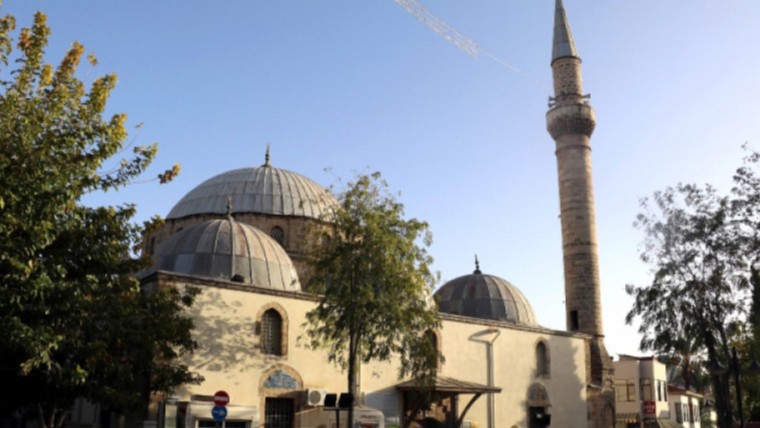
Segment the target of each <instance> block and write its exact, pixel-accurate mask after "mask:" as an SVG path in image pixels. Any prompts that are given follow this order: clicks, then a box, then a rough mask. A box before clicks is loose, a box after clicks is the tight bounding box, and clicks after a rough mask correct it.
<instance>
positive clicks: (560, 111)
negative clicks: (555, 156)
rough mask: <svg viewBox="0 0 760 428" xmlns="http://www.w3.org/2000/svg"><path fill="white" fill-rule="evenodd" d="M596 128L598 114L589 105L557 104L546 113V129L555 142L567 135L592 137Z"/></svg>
mask: <svg viewBox="0 0 760 428" xmlns="http://www.w3.org/2000/svg"><path fill="white" fill-rule="evenodd" d="M595 126H596V113H595V112H594V109H593V108H592V107H591V106H590V105H588V104H584V103H573V104H557V105H555V106H554V107H552V108H551V109H549V111H547V112H546V129H547V130H548V131H549V134H551V136H552V138H553V139H555V140H557V138H559V137H560V136H562V135H567V134H582V135H586V136H588V137H590V136H591V134H592V133H593V132H594V127H595Z"/></svg>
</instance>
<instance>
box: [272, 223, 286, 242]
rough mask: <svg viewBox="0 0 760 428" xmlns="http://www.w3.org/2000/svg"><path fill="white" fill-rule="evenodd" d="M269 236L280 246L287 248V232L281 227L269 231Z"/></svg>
mask: <svg viewBox="0 0 760 428" xmlns="http://www.w3.org/2000/svg"><path fill="white" fill-rule="evenodd" d="M269 236H271V237H272V239H274V240H275V241H277V243H278V244H280V245H281V246H283V247H284V246H285V231H284V230H282V228H281V227H280V226H275V227H273V228H272V230H270V231H269Z"/></svg>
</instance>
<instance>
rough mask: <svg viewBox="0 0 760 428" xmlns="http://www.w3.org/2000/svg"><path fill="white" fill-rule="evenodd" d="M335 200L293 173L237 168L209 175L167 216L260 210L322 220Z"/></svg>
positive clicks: (327, 214) (264, 168)
mask: <svg viewBox="0 0 760 428" xmlns="http://www.w3.org/2000/svg"><path fill="white" fill-rule="evenodd" d="M337 205H338V202H337V200H336V199H335V197H334V196H333V195H332V194H331V193H330V192H328V191H327V190H326V189H325V188H324V187H322V186H320V185H319V184H317V183H315V182H314V181H312V180H310V179H308V178H306V177H304V176H302V175H300V174H297V173H295V172H291V171H287V170H284V169H278V168H275V167H273V166H271V165H270V163H269V152H267V157H266V162H265V163H264V165H262V166H260V167H256V168H240V169H235V170H232V171H227V172H225V173H222V174H219V175H217V176H215V177H212V178H209V179H208V180H206V181H204V182H203V183H201V184H199V185H198V186H196V187H195V188H194V189H193V190H191V191H190V192H188V193H187V194H186V195H185V196H184V197H183V198H182V199H180V201H179V202H177V204H176V205H175V206H174V208H172V210H171V211H170V212H169V215H168V216H167V219H179V218H183V217H187V216H192V215H200V214H221V215H224V214H226V213H227V207H228V206H231V207H232V214H237V213H259V214H271V215H284V216H300V217H309V218H314V219H324V218H325V217H326V216H329V214H330V213H331V212H332V211H334V209H335V207H337Z"/></svg>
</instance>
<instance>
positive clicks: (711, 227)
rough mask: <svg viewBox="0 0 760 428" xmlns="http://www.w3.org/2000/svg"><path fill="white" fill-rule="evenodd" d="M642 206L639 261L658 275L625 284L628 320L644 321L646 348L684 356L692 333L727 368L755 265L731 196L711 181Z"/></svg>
mask: <svg viewBox="0 0 760 428" xmlns="http://www.w3.org/2000/svg"><path fill="white" fill-rule="evenodd" d="M642 206H643V208H644V210H645V212H644V213H642V214H639V215H638V217H637V221H636V225H637V226H638V227H639V228H640V229H642V230H643V231H644V234H645V240H644V246H643V249H642V253H641V258H642V260H643V261H644V262H646V263H649V264H650V265H651V266H652V273H653V277H652V281H651V283H650V284H648V285H645V286H639V287H637V286H634V285H631V284H629V285H627V286H626V291H627V292H628V294H630V295H631V296H633V297H634V304H633V307H632V309H631V310H630V312H629V313H628V315H627V317H626V322H628V323H631V322H633V320H634V319H636V318H638V319H639V320H640V327H639V332H640V333H641V335H642V339H641V344H640V347H641V349H642V350H650V351H655V352H657V353H661V354H674V353H679V352H680V351H681V348H682V345H683V343H684V338H694V344H696V345H700V346H702V347H703V348H702V349H704V351H705V352H706V354H707V362H708V364H709V367H715V366H716V365H717V364H721V365H722V366H723V367H727V366H728V362H729V355H730V354H729V351H730V349H731V347H732V346H733V344H734V343H735V340H736V338H737V333H738V332H739V331H740V330H741V326H742V325H743V322H744V321H743V316H744V315H745V314H746V310H747V293H748V288H749V281H748V277H749V271H750V269H749V268H750V266H751V263H750V262H751V258H749V257H747V256H746V254H745V253H744V251H743V250H744V248H743V245H742V239H741V228H740V227H737V226H738V224H739V223H738V222H737V221H736V218H735V211H734V210H733V209H732V203H731V200H730V198H729V197H727V196H721V195H719V194H718V193H717V192H716V191H715V190H714V189H713V188H711V187H710V186H706V187H698V186H695V185H683V184H679V185H678V186H676V187H674V188H668V189H666V190H664V191H661V192H656V193H655V194H654V196H653V197H652V199H645V200H644V201H643V202H642ZM692 351H694V350H693V349H692ZM729 376H730V373H729V372H725V373H724V374H722V375H720V376H713V388H714V392H715V398H716V410H717V413H718V422H719V426H730V424H731V422H730V421H731V400H730V396H729V390H730V387H729V384H730V379H729Z"/></svg>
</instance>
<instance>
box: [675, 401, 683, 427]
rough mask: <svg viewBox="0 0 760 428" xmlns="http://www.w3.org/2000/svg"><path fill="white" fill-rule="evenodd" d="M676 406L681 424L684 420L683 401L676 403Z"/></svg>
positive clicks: (677, 419) (677, 416) (677, 417)
mask: <svg viewBox="0 0 760 428" xmlns="http://www.w3.org/2000/svg"><path fill="white" fill-rule="evenodd" d="M675 408H676V422H678V423H679V424H680V423H682V422H683V408H682V407H681V403H676V404H675Z"/></svg>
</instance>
